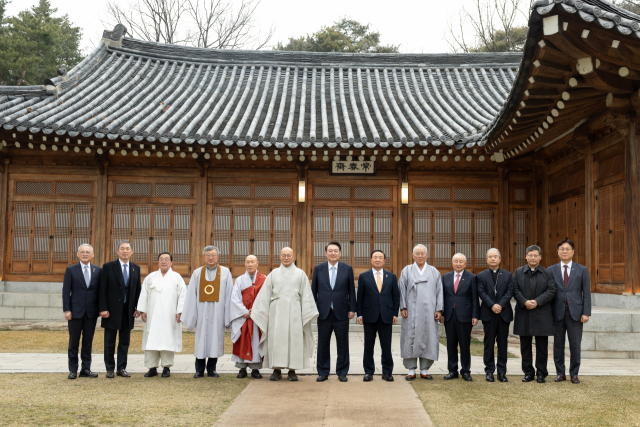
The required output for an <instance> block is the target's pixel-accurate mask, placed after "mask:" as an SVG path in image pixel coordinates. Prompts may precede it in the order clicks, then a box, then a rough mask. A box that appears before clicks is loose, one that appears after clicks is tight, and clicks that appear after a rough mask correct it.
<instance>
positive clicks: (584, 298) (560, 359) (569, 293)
mask: <svg viewBox="0 0 640 427" xmlns="http://www.w3.org/2000/svg"><path fill="white" fill-rule="evenodd" d="M574 254H575V245H574V244H573V242H572V241H571V240H569V239H564V240H562V241H561V242H560V243H558V257H560V263H559V264H554V265H552V266H551V267H549V270H550V271H551V273H552V274H553V277H554V279H555V281H556V283H557V286H556V296H555V299H554V301H553V326H554V328H555V334H554V337H553V361H554V362H555V365H556V374H557V376H556V378H555V380H554V381H555V382H560V381H565V380H566V379H567V377H566V370H565V364H564V343H565V335H566V336H567V337H568V338H569V351H570V352H571V359H570V365H569V375H570V376H571V383H573V384H580V380H579V379H578V372H579V370H580V345H581V343H582V327H583V324H585V323H587V322H588V321H589V316H591V282H590V280H589V271H588V270H587V267H585V266H584V265H580V264H578V263H577V262H574V261H573V255H574Z"/></svg>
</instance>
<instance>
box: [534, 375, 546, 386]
mask: <svg viewBox="0 0 640 427" xmlns="http://www.w3.org/2000/svg"><path fill="white" fill-rule="evenodd" d="M536 381H538V382H539V383H540V384H542V383H543V382H545V381H546V380H545V379H544V375H538V379H536Z"/></svg>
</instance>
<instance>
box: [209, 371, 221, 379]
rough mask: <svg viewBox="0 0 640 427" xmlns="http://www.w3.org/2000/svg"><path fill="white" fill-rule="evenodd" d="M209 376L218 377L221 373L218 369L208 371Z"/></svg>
mask: <svg viewBox="0 0 640 427" xmlns="http://www.w3.org/2000/svg"><path fill="white" fill-rule="evenodd" d="M207 376H208V377H213V378H218V377H219V376H220V375H218V373H217V372H216V371H211V372H207Z"/></svg>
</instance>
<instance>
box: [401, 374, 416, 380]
mask: <svg viewBox="0 0 640 427" xmlns="http://www.w3.org/2000/svg"><path fill="white" fill-rule="evenodd" d="M404 379H405V380H407V381H413V380H415V379H416V374H413V375H409V374H407V376H406V377H404Z"/></svg>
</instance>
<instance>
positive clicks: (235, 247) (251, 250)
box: [211, 206, 293, 277]
mask: <svg viewBox="0 0 640 427" xmlns="http://www.w3.org/2000/svg"><path fill="white" fill-rule="evenodd" d="M292 217H293V209H292V208H291V207H287V206H283V207H267V206H255V207H254V206H236V207H232V206H215V207H214V208H213V231H212V236H211V237H212V240H211V243H212V244H213V245H215V246H217V247H218V248H219V249H220V258H219V262H220V263H221V264H222V265H224V266H227V267H229V268H230V269H231V273H232V275H233V276H234V277H235V276H238V275H240V274H243V273H244V271H245V270H244V261H245V258H246V257H247V255H255V256H256V257H257V258H258V262H259V269H260V271H261V272H262V273H265V274H268V273H269V272H270V271H271V270H272V269H273V268H274V267H277V266H279V265H280V250H282V248H284V247H287V246H291V239H292V235H291V229H292V227H291V226H292Z"/></svg>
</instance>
